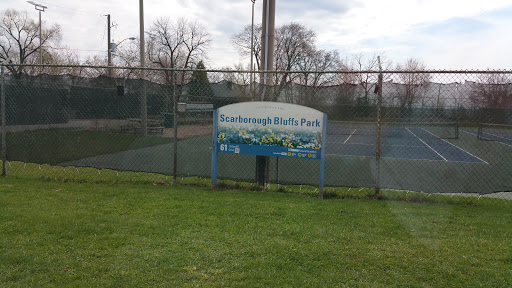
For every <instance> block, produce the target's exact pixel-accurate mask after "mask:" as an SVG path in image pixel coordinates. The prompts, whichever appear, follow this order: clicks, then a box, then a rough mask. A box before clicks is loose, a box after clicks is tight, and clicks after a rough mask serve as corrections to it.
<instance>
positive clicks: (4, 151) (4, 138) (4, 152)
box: [0, 64, 7, 176]
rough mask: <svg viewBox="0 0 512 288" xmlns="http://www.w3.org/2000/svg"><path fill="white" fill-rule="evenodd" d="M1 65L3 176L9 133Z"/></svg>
mask: <svg viewBox="0 0 512 288" xmlns="http://www.w3.org/2000/svg"><path fill="white" fill-rule="evenodd" d="M0 66H1V74H2V75H1V77H0V78H2V79H1V82H2V84H1V85H2V86H1V87H2V95H1V106H2V108H1V110H2V112H1V113H2V176H7V166H6V163H7V135H6V134H7V133H6V131H5V129H6V128H5V126H6V123H5V121H6V117H5V67H4V65H3V64H0Z"/></svg>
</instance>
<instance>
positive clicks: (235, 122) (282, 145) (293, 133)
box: [212, 102, 327, 188]
mask: <svg viewBox="0 0 512 288" xmlns="http://www.w3.org/2000/svg"><path fill="white" fill-rule="evenodd" d="M213 117H214V119H213V135H212V139H213V143H212V144H213V145H212V146H213V147H212V148H213V149H212V150H213V151H212V184H213V185H214V186H216V184H217V183H216V182H217V179H216V178H217V154H218V153H228V154H245V155H259V156H275V157H285V158H300V159H317V160H321V165H320V170H321V171H320V173H321V183H320V186H323V184H322V183H323V166H324V165H323V164H324V155H325V149H324V148H325V131H326V123H327V116H326V115H325V114H324V113H322V112H320V111H318V110H315V109H312V108H309V107H304V106H300V105H295V104H288V103H279V102H243V103H237V104H231V105H227V106H223V107H220V108H218V109H217V110H214V113H213ZM321 188H323V187H321Z"/></svg>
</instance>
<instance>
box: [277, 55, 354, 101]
mask: <svg viewBox="0 0 512 288" xmlns="http://www.w3.org/2000/svg"><path fill="white" fill-rule="evenodd" d="M298 67H299V70H300V71H304V72H303V73H299V75H298V77H297V78H296V80H295V82H297V83H298V84H300V86H299V87H301V89H300V90H301V91H300V92H299V93H298V98H299V99H298V101H297V103H299V104H302V105H307V106H318V105H325V104H327V103H332V101H333V100H332V99H330V98H331V97H329V96H330V95H331V94H332V93H327V94H326V93H322V91H326V89H321V88H322V87H328V86H333V85H336V81H337V79H338V77H339V74H336V73H332V72H333V71H340V70H344V69H346V68H345V67H346V66H345V64H344V63H343V61H342V60H341V58H340V56H339V53H338V52H337V51H325V50H318V51H314V52H313V53H312V55H310V57H305V58H303V59H302V61H301V62H299V63H298ZM324 71H330V72H331V73H329V72H328V73H325V72H324ZM310 88H312V89H310ZM287 102H288V101H287Z"/></svg>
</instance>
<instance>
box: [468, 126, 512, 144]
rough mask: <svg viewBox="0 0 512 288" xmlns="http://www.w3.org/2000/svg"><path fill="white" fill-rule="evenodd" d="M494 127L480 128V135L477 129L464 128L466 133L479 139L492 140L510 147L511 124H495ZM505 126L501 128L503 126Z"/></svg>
mask: <svg viewBox="0 0 512 288" xmlns="http://www.w3.org/2000/svg"><path fill="white" fill-rule="evenodd" d="M495 126H496V127H495V128H492V126H489V127H484V129H481V130H480V135H479V134H478V130H477V129H467V130H464V131H465V132H466V133H469V134H471V135H474V136H476V137H478V138H479V140H483V141H494V142H498V143H501V144H503V145H507V146H510V147H512V129H511V128H512V126H511V125H495ZM505 126H507V128H501V127H505Z"/></svg>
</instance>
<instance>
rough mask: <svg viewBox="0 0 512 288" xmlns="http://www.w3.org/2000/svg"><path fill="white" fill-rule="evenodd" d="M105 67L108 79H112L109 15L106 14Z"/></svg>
mask: <svg viewBox="0 0 512 288" xmlns="http://www.w3.org/2000/svg"><path fill="white" fill-rule="evenodd" d="M106 16H107V31H108V32H107V35H108V36H107V51H108V52H107V66H108V77H112V47H111V46H110V43H111V42H112V41H111V39H110V28H111V27H110V14H107V15H106Z"/></svg>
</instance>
